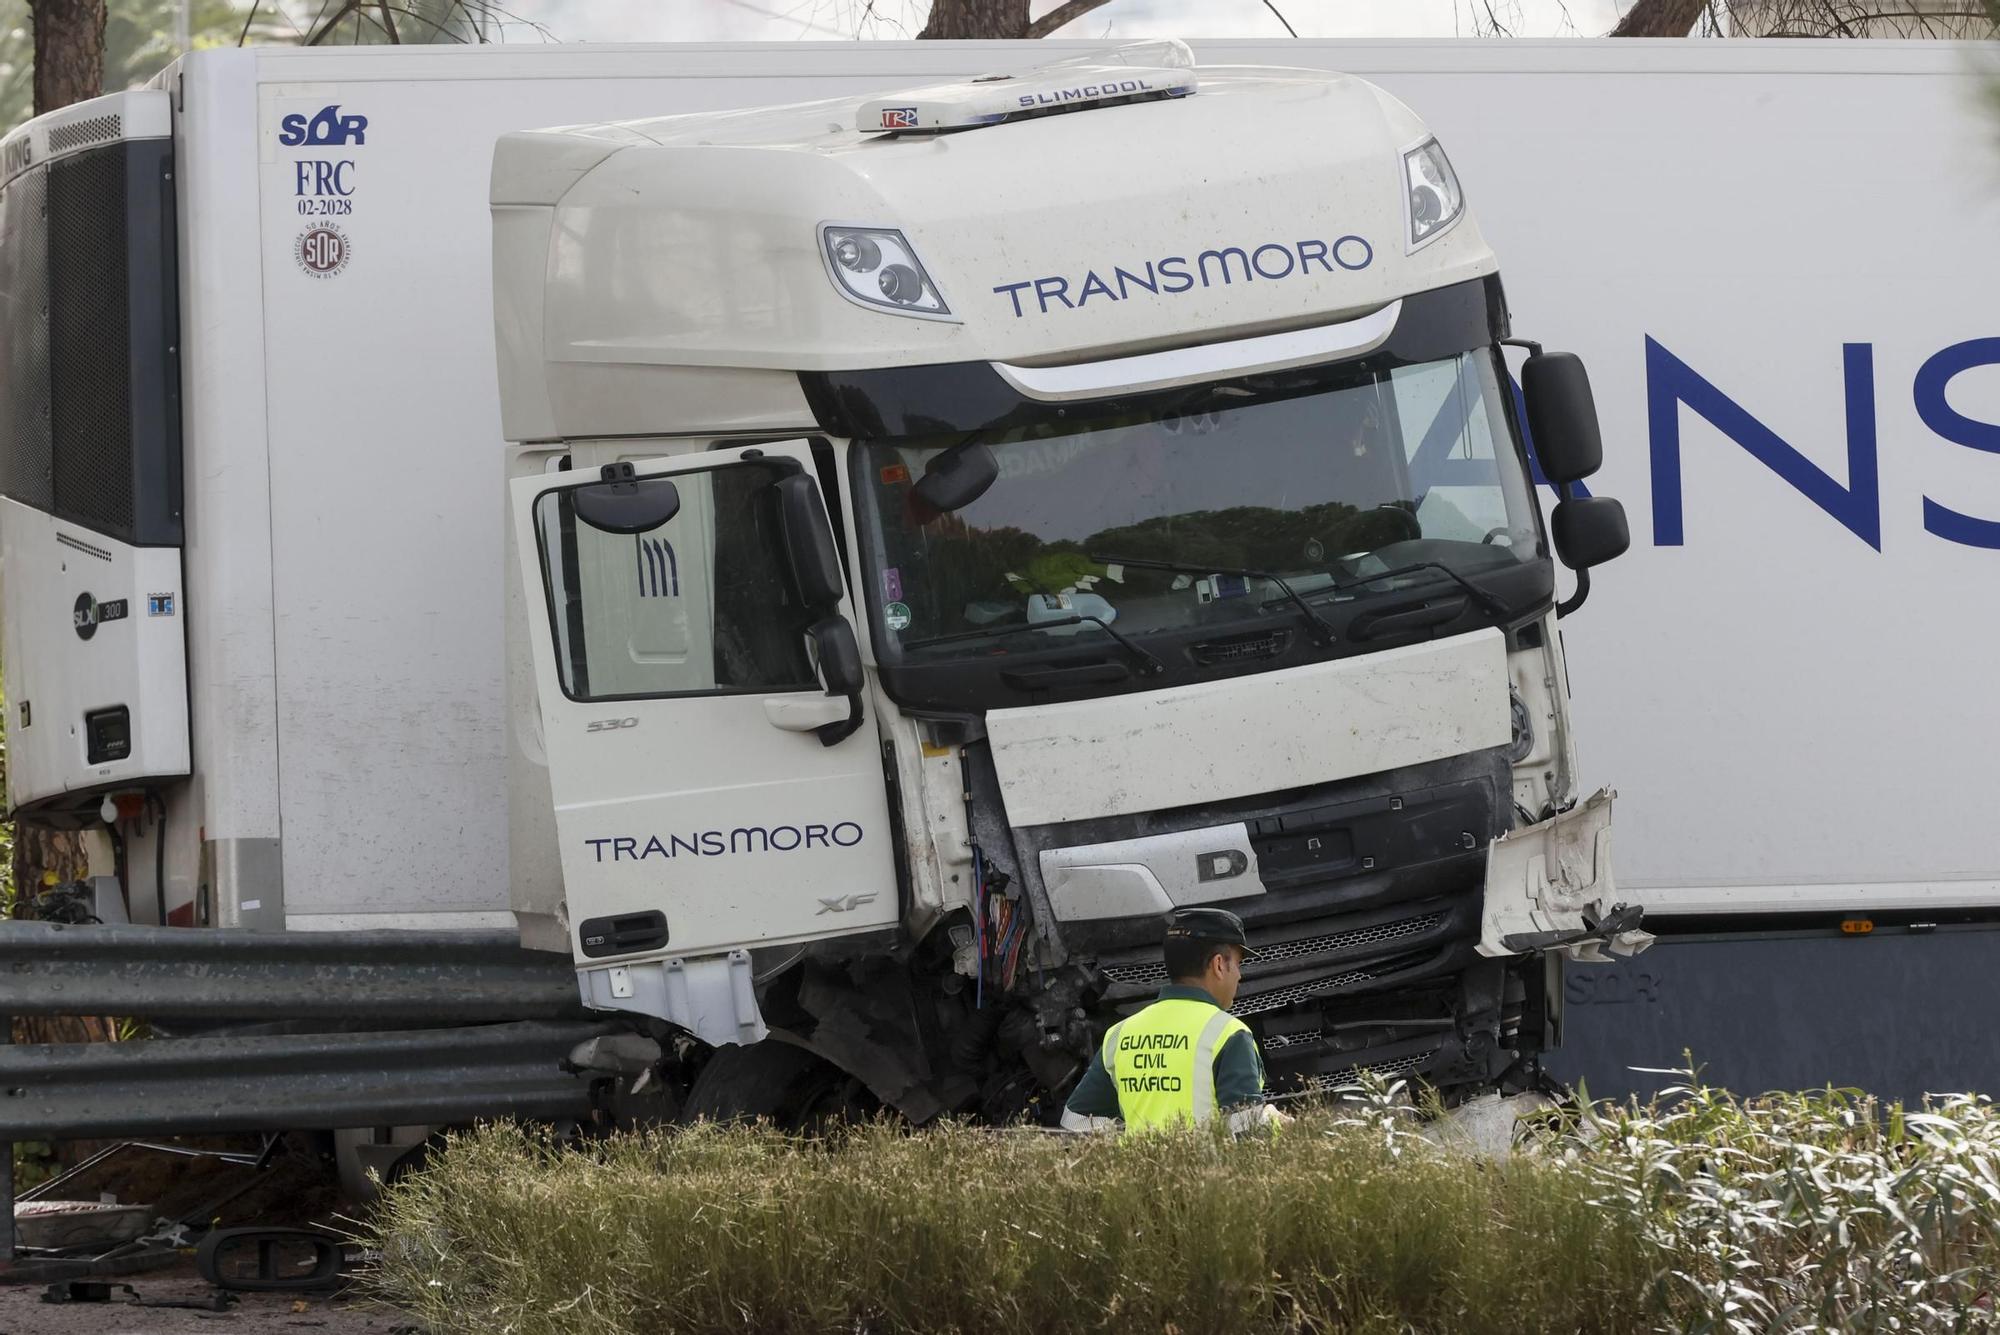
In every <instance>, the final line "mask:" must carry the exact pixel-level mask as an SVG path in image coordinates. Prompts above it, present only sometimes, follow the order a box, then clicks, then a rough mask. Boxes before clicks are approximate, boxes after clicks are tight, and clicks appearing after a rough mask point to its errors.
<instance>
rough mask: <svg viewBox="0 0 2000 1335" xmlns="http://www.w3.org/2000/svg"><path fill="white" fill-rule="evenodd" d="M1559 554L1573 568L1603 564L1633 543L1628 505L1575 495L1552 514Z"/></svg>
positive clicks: (1605, 499)
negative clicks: (1628, 522)
mask: <svg viewBox="0 0 2000 1335" xmlns="http://www.w3.org/2000/svg"><path fill="white" fill-rule="evenodd" d="M1549 527H1550V528H1551V530H1552V531H1553V534H1554V537H1555V543H1556V555H1557V556H1559V557H1561V558H1562V563H1563V564H1564V565H1566V566H1568V567H1569V568H1570V569H1572V570H1588V569H1590V568H1591V567H1592V566H1601V565H1603V564H1604V563H1605V562H1606V561H1609V560H1611V559H1612V558H1613V557H1617V556H1623V555H1624V554H1625V549H1626V548H1628V547H1630V546H1631V545H1632V530H1631V528H1630V526H1629V525H1627V524H1626V522H1625V507H1624V506H1623V505H1621V504H1620V503H1619V502H1617V501H1616V500H1613V499H1612V498H1611V497H1609V496H1572V497H1570V498H1569V499H1567V500H1563V501H1558V502H1557V503H1556V508H1555V513H1554V514H1552V515H1551V516H1550V517H1549Z"/></svg>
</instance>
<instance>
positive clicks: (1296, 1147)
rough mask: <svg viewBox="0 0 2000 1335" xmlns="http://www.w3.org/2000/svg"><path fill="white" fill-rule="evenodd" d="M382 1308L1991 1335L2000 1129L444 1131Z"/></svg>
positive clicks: (702, 1321) (1878, 1121)
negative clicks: (1124, 1134) (1472, 1144)
mask: <svg viewBox="0 0 2000 1335" xmlns="http://www.w3.org/2000/svg"><path fill="white" fill-rule="evenodd" d="M374 1234H375V1236H374V1238H373V1241H374V1242H375V1243H376V1244H377V1245H378V1246H379V1247H381V1249H382V1252H383V1256H384V1259H383V1261H382V1263H381V1266H380V1268H379V1270H378V1272H377V1273H376V1275H375V1277H374V1283H375V1285H376V1287H377V1288H378V1290H379V1292H380V1293H381V1294H382V1295H383V1296H384V1297H386V1298H388V1299H389V1300H391V1301H393V1302H396V1303H398V1304H401V1305H403V1306H405V1307H407V1308H409V1309H411V1310H413V1311H414V1312H415V1313H416V1314H417V1315H418V1316H419V1317H420V1318H422V1319H423V1320H424V1321H425V1322H426V1323H427V1324H428V1325H429V1326H430V1327H431V1328H433V1329H435V1330H437V1331H440V1332H460V1331H464V1332H472V1331H479V1332H487V1331H496V1332H497V1331H506V1332H511V1333H513V1335H540V1333H542V1332H549V1333H553V1332H564V1333H565V1335H567V1333H568V1332H602V1333H603V1335H614V1333H616V1335H625V1333H627V1332H630V1333H632V1335H639V1333H641V1332H644V1333H646V1335H652V1333H653V1332H660V1333H662V1335H664V1333H668V1332H675V1333H677V1332H700V1333H702V1335H707V1333H708V1332H757V1333H758V1335H764V1333H765V1332H771V1333H772V1335H791V1333H793V1332H796V1333H797V1335H809V1333H811V1335H817V1333H819V1332H825V1333H826V1335H834V1333H835V1332H839V1333H840V1335H860V1333H868V1335H875V1333H880V1335H891V1333H895V1332H919V1331H921V1332H955V1333H958V1335H984V1333H985V1332H995V1333H996V1335H997V1333H998V1332H1007V1333H1008V1335H1069V1333H1070V1332H1086V1331H1088V1332H1106V1331H1126V1330H1131V1331H1148V1332H1174V1333H1175V1335H1197V1333H1198V1332H1211V1331H1212V1332H1232V1333H1234V1332H1243V1333H1245V1335H1260V1333H1262V1332H1278V1331H1311V1332H1336V1331H1341V1332H1345V1331H1368V1332H1377V1331H1379V1332H1385V1333H1386V1332H1404V1331H1415V1332H1432V1331H1435V1332H1444V1331H1453V1332H1458V1331H1468V1332H1489V1331H1490V1332H1509V1331H1521V1332H1528V1331H1564V1332H1598V1331H1602V1332H1619V1333H1620V1335H1623V1333H1624V1332H1631V1331H1644V1330H1656V1331H1704V1332H1705V1331H1718V1332H1720V1331H1727V1332H1740V1333H1742V1335H1750V1333H1751V1332H1766V1331H1927V1332H1928V1331H1970V1330H1994V1329H2000V1318H1996V1315H1995V1311H1994V1295H1995V1294H1996V1293H2000V1116H1996V1114H1995V1110H1994V1108H1993V1105H1992V1104H1991V1102H1990V1101H1988V1100H1986V1099H1984V1098H1980V1097H1974V1096H1952V1097H1948V1098H1941V1099H1935V1100H1932V1101H1931V1103H1930V1104H1929V1105H1928V1106H1927V1107H1926V1108H1925V1109H1924V1110H1922V1111H1920V1112H1905V1111H1904V1110H1903V1109H1902V1108H1900V1107H1893V1106H1892V1107H1888V1108H1883V1107H1880V1106H1878V1105H1877V1104H1876V1103H1875V1102H1874V1101H1872V1100H1870V1099H1868V1098H1866V1097H1865V1096H1863V1095H1861V1094H1859V1093H1857V1092H1855V1091H1852V1090H1824V1091H1821V1092H1818V1093H1813V1094H1792V1095H1771V1096H1766V1097H1764V1098H1759V1099H1751V1100H1739V1099H1736V1098H1733V1097H1731V1096H1730V1095H1728V1094H1726V1093H1724V1092H1722V1091H1718V1090H1714V1089H1709V1088H1706V1087H1704V1086H1702V1085H1700V1084H1699V1083H1698V1082H1696V1081H1694V1080H1693V1079H1692V1078H1691V1077H1690V1079H1689V1080H1688V1081H1687V1083H1686V1084H1684V1085H1681V1086H1678V1087H1676V1088H1674V1089H1671V1090H1669V1091H1668V1092H1667V1093H1666V1094H1665V1095H1663V1096H1662V1097H1661V1098H1660V1099H1659V1100H1656V1101H1654V1102H1653V1103H1650V1104H1647V1105H1643V1106H1642V1105H1638V1104H1628V1105H1626V1106H1623V1107H1614V1106H1609V1105H1599V1106H1595V1107H1590V1106H1586V1107H1584V1108H1582V1109H1580V1110H1576V1111H1571V1112H1567V1113H1558V1114H1552V1115H1550V1116H1548V1117H1546V1118H1545V1119H1544V1120H1543V1121H1541V1122H1540V1123H1539V1124H1538V1125H1535V1126H1532V1127H1530V1128H1528V1129H1527V1130H1526V1132H1525V1133H1524V1137H1523V1141H1522V1144H1521V1147H1520V1150H1519V1152H1517V1153H1515V1154H1514V1155H1513V1156H1511V1157H1509V1158H1506V1159H1491V1158H1482V1157H1479V1156H1476V1155H1474V1154H1472V1153H1470V1152H1468V1151H1466V1150H1464V1149H1459V1148H1452V1147H1451V1146H1450V1142H1449V1140H1448V1138H1446V1143H1445V1144H1444V1145H1440V1144H1439V1143H1435V1142H1434V1141H1433V1140H1432V1139H1430V1138H1427V1137H1426V1135H1425V1134H1423V1133H1422V1130H1421V1128H1420V1127H1419V1126H1418V1125H1417V1122H1416V1119H1415V1118H1414V1117H1413V1115H1412V1114H1410V1113H1409V1112H1408V1111H1407V1110H1406V1109H1398V1108H1396V1107H1394V1106H1392V1104H1391V1103H1390V1101H1389V1100H1388V1099H1386V1098H1384V1097H1382V1096H1381V1092H1380V1091H1377V1097H1376V1098H1375V1099H1374V1100H1373V1102H1372V1103H1369V1104H1367V1105H1366V1106H1364V1107H1363V1108H1362V1109H1361V1110H1359V1111H1348V1112H1345V1113H1341V1112H1335V1111H1319V1112H1314V1113H1312V1114H1309V1115H1307V1116H1305V1117H1303V1118H1301V1119H1300V1121H1299V1122H1298V1123H1296V1124H1295V1125H1293V1126H1291V1127H1289V1128H1287V1129H1286V1131H1285V1132H1284V1134H1282V1135H1280V1136H1277V1137H1275V1138H1273V1139H1246V1140H1244V1141H1240V1142H1234V1143H1232V1142H1229V1141H1227V1140H1224V1139H1218V1138H1215V1137H1210V1136H1206V1135H1200V1134H1190V1135H1186V1136H1179V1137H1171V1138H1156V1139H1138V1140H1133V1141H1130V1142H1121V1141H1117V1140H1107V1139H1099V1138H1077V1137H1062V1136H1054V1135H1042V1134H1036V1133H1032V1132H1006V1133H1002V1132H994V1131H985V1130H979V1129H976V1128H971V1127H943V1128H939V1129H935V1130H930V1131H924V1132H919V1133H910V1132H907V1131H902V1130H898V1129H896V1128H894V1127H890V1126H886V1125H878V1126H869V1127H862V1128H858V1129H855V1130H852V1131H849V1132H846V1133H843V1134H841V1135H839V1136H837V1137H835V1138H834V1139H832V1140H829V1141H807V1140H798V1139H789V1138H786V1137H784V1136H781V1135H778V1134H777V1133H775V1132H771V1131H768V1130H763V1129H756V1128H744V1127H702V1128H697V1129H695V1130H693V1131H689V1132H682V1133H670V1132H658V1133H649V1134H644V1135H635V1136H625V1137H617V1138H613V1139H611V1140H608V1141H603V1142H595V1143H587V1144H585V1145H582V1146H580V1147H563V1146H560V1145H558V1144H556V1143H555V1142H554V1141H553V1140H551V1139H549V1138H548V1137H546V1136H543V1135H540V1134H537V1133H532V1132H528V1131H524V1130H521V1129H518V1128H513V1127H496V1128H489V1129H486V1130H482V1131H477V1132H473V1133H470V1134H467V1135H463V1136H459V1137H457V1138H455V1139H454V1140H453V1142H452V1144H451V1146H450V1148H449V1149H448V1150H447V1151H446V1152H445V1153H443V1154H442V1155H440V1156H439V1157H438V1158H437V1159H435V1160H434V1161H433V1165H432V1167H430V1168H429V1169H428V1170H427V1171H425V1172H423V1173H421V1174H418V1175H417V1176H415V1177H412V1178H410V1179H408V1180H407V1181H405V1182H404V1183H402V1184H400V1185H399V1186H397V1187H396V1188H395V1189H394V1190H392V1191H390V1192H389V1193H388V1195H387V1198H386V1202H385V1204H384V1206H383V1208H382V1211H381V1213H380V1214H379V1215H378V1217H377V1219H376V1222H375V1226H374Z"/></svg>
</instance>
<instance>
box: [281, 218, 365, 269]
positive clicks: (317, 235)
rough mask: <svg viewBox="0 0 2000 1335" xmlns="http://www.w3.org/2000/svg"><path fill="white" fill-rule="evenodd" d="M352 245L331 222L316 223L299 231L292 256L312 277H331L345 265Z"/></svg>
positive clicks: (352, 249) (352, 250) (344, 234)
mask: <svg viewBox="0 0 2000 1335" xmlns="http://www.w3.org/2000/svg"><path fill="white" fill-rule="evenodd" d="M353 253H354V247H353V246H352V245H351V244H350V243H349V242H348V240H347V234H346V233H345V232H343V231H341V230H340V229H339V228H338V227H335V226H334V225H333V224H332V223H318V224H315V225H314V226H312V227H308V228H306V230H305V231H303V232H301V233H299V239H298V241H297V243H296V244H295V245H293V247H292V256H293V258H294V259H296V260H298V262H299V267H300V268H301V269H304V270H305V271H306V273H307V274H308V275H310V276H311V277H314V278H332V277H334V276H335V275H337V274H338V273H340V271H341V270H343V269H345V268H346V267H347V261H348V258H349V257H350V256H351V255H352V254H353Z"/></svg>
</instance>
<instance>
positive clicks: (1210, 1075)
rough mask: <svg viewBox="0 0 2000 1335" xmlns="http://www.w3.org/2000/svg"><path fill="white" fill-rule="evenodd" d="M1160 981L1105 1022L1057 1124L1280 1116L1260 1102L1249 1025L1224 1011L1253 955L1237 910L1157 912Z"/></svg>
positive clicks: (1138, 1127) (1131, 1127) (1236, 1125)
mask: <svg viewBox="0 0 2000 1335" xmlns="http://www.w3.org/2000/svg"><path fill="white" fill-rule="evenodd" d="M1165 953H1166V962H1167V977H1168V979H1169V980H1170V981H1169V982H1168V984H1167V986H1165V987H1163V988H1161V989H1160V996H1159V999H1158V1000H1157V1001H1155V1002H1153V1004H1152V1005H1150V1006H1148V1007H1146V1008H1145V1009H1144V1010H1142V1011H1140V1012H1139V1013H1138V1014H1136V1015H1130V1016H1127V1017H1126V1018H1125V1019H1123V1020H1120V1021H1119V1022H1118V1023H1117V1024H1114V1025H1112V1026H1111V1028H1110V1030H1109V1031H1108V1032H1107V1033H1106V1034H1105V1035H1104V1042H1103V1043H1102V1044H1101V1045H1100V1046H1099V1047H1098V1050H1097V1055H1096V1056H1095V1057H1093V1058H1092V1059H1091V1063H1090V1069H1089V1070H1088V1071H1086V1072H1084V1075H1083V1079H1082V1080H1081V1081H1079V1082H1078V1083H1077V1086H1076V1091H1075V1092H1074V1093H1072V1094H1071V1095H1070V1096H1069V1103H1068V1104H1067V1105H1066V1106H1065V1107H1064V1108H1063V1119H1062V1124H1063V1126H1064V1127H1065V1128H1067V1129H1069V1130H1072V1131H1079V1130H1091V1129H1095V1128H1097V1127H1101V1126H1104V1125H1106V1124H1107V1121H1108V1119H1111V1118H1117V1119H1120V1120H1122V1121H1123V1122H1124V1123H1125V1130H1126V1131H1127V1132H1133V1131H1153V1130H1165V1129H1168V1128H1172V1127H1182V1126H1189V1125H1193V1126H1201V1125H1204V1124H1206V1123H1207V1122H1208V1121H1209V1120H1210V1119H1211V1118H1213V1117H1215V1116H1216V1115H1217V1114H1221V1115H1223V1116H1225V1117H1227V1118H1228V1119H1229V1126H1230V1129H1231V1130H1232V1131H1244V1130H1248V1129H1249V1128H1251V1127H1255V1126H1261V1125H1266V1124H1269V1123H1272V1122H1277V1121H1282V1120H1284V1118H1283V1117H1282V1115H1280V1114H1279V1113H1278V1112H1277V1111H1276V1110H1274V1109H1273V1108H1271V1107H1270V1106H1269V1105H1268V1104H1266V1103H1265V1102H1264V1059H1263V1057H1262V1056H1261V1055H1259V1053H1258V1051H1257V1040H1256V1037H1255V1036H1254V1035H1252V1034H1251V1032H1250V1026H1248V1025H1246V1024H1244V1023H1243V1021H1241V1020H1239V1019H1237V1018H1236V1017H1235V1016H1234V1015H1231V1014H1230V1013H1229V1007H1230V1006H1231V1005H1232V1004H1234V1002H1235V1001H1236V989H1237V987H1238V986H1239V985H1240V984H1241V983H1242V981H1243V961H1244V960H1245V959H1246V958H1249V959H1254V958H1256V956H1255V954H1254V952H1252V951H1251V949H1250V943H1249V942H1248V941H1247V940H1246V939H1245V938H1244V935H1243V920H1242V919H1241V918H1239V917H1237V916H1236V915H1235V914H1233V913H1229V912H1227V911H1225V910H1223V909H1181V910H1180V911H1178V912H1176V913H1175V914H1174V915H1173V916H1172V917H1170V918H1168V919H1167V939H1166V951H1165Z"/></svg>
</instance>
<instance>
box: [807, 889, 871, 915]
mask: <svg viewBox="0 0 2000 1335" xmlns="http://www.w3.org/2000/svg"><path fill="white" fill-rule="evenodd" d="M874 902H875V896H874V895H837V896H835V897H834V898H832V899H822V900H820V902H819V912H818V913H815V914H813V917H815V918H823V917H825V916H826V915H827V914H829V913H852V912H854V910H856V909H858V908H860V907H861V906H862V905H863V904H873V903H874Z"/></svg>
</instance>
